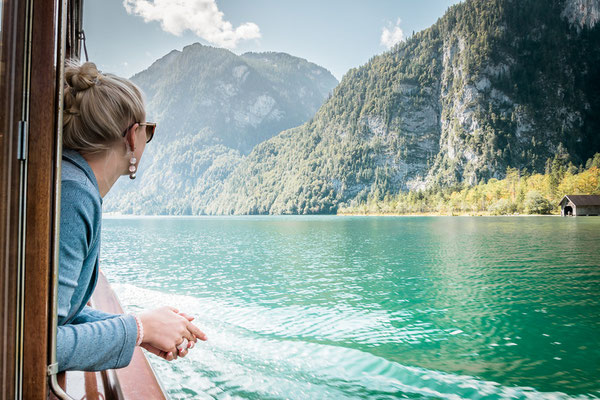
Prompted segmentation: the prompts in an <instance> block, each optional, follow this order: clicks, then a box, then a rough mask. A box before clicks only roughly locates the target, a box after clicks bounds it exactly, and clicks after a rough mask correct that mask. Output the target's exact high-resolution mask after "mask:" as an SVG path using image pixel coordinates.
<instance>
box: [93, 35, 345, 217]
mask: <svg viewBox="0 0 600 400" xmlns="http://www.w3.org/2000/svg"><path fill="white" fill-rule="evenodd" d="M131 79H132V81H133V82H135V83H136V84H137V85H138V86H139V87H140V88H141V89H142V90H143V91H144V93H145V97H146V109H147V113H148V115H147V119H148V120H149V121H156V122H158V128H157V131H156V134H155V136H154V139H153V141H152V142H151V143H150V144H149V145H148V146H147V148H146V151H145V153H144V156H143V157H142V159H141V161H140V166H139V173H138V174H137V179H136V180H135V181H129V179H126V178H123V179H121V180H119V181H118V182H117V184H116V185H115V187H113V189H112V190H111V192H110V193H109V195H108V196H107V197H106V199H105V202H104V209H105V211H107V212H123V213H138V214H189V213H198V212H200V211H201V207H203V204H206V203H208V202H209V201H210V200H211V199H212V197H213V196H214V195H215V193H216V192H217V191H218V189H219V186H220V185H221V184H222V182H223V181H224V179H225V178H226V177H227V176H228V175H229V173H231V172H232V171H233V169H234V168H235V167H236V166H237V165H238V163H239V162H240V161H241V160H242V159H243V157H244V155H246V154H248V153H249V152H250V151H251V150H252V149H253V148H254V146H256V145H257V144H258V143H261V142H263V141H265V140H267V139H269V138H271V137H273V136H274V135H276V134H278V133H279V132H281V131H283V130H285V129H289V128H291V127H294V126H298V125H300V124H302V123H304V122H306V121H307V120H308V119H309V118H310V117H312V116H313V115H314V113H315V112H316V111H317V110H318V108H319V107H320V106H321V105H322V103H323V102H324V101H325V99H326V98H327V96H328V95H330V93H331V91H332V89H333V88H334V87H335V86H336V85H337V83H338V82H337V80H336V79H335V77H334V76H333V75H332V74H331V73H330V72H329V71H327V70H326V69H324V68H322V67H319V66H318V65H316V64H313V63H310V62H308V61H306V60H304V59H301V58H298V57H293V56H291V55H289V54H285V53H274V52H269V53H245V54H242V55H241V56H238V55H236V54H234V53H232V52H230V51H228V50H225V49H220V48H214V47H210V46H204V45H201V44H199V43H196V44H193V45H190V46H186V47H185V48H184V49H183V51H177V50H174V51H172V52H170V53H169V54H167V55H165V56H164V57H162V58H161V59H159V60H157V61H156V62H154V63H153V64H152V65H151V66H150V67H149V68H148V69H147V70H145V71H142V72H140V73H138V74H136V75H134V76H133V77H132V78H131Z"/></svg>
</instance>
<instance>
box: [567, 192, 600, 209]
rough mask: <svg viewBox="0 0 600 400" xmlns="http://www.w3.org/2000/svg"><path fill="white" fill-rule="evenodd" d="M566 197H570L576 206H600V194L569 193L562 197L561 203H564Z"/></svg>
mask: <svg viewBox="0 0 600 400" xmlns="http://www.w3.org/2000/svg"><path fill="white" fill-rule="evenodd" d="M565 199H568V200H569V201H571V203H573V204H575V205H576V206H600V196H598V195H595V194H585V195H581V194H568V195H566V196H565V197H563V198H562V200H561V201H560V203H559V204H562V203H563V201H565Z"/></svg>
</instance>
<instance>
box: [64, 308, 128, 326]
mask: <svg viewBox="0 0 600 400" xmlns="http://www.w3.org/2000/svg"><path fill="white" fill-rule="evenodd" d="M121 315H122V314H112V313H107V312H104V311H101V310H96V309H95V308H92V307H90V306H85V307H84V308H83V310H81V311H80V312H79V314H77V316H76V317H75V318H73V321H71V323H72V324H83V323H86V322H94V321H103V320H106V319H110V318H117V317H120V316H121Z"/></svg>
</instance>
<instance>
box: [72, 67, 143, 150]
mask: <svg viewBox="0 0 600 400" xmlns="http://www.w3.org/2000/svg"><path fill="white" fill-rule="evenodd" d="M65 82H66V85H65V91H64V97H63V101H64V113H63V146H64V147H66V148H69V149H73V150H78V151H81V152H84V153H96V152H100V151H103V150H107V149H109V148H110V147H111V146H112V145H113V144H114V143H115V142H116V141H117V140H118V139H120V138H121V137H122V134H123V132H124V131H125V130H126V129H127V128H128V127H129V126H130V125H131V124H133V123H134V122H144V121H145V118H146V112H145V111H144V99H143V96H142V91H141V90H140V89H139V88H138V87H137V86H136V85H135V84H134V83H133V82H131V81H130V80H128V79H125V78H121V77H118V76H116V75H113V74H102V73H101V72H100V71H98V69H97V68H96V65H95V64H94V63H91V62H86V63H84V64H82V65H79V63H78V62H77V61H74V60H69V61H67V63H66V66H65Z"/></svg>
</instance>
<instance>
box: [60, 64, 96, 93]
mask: <svg viewBox="0 0 600 400" xmlns="http://www.w3.org/2000/svg"><path fill="white" fill-rule="evenodd" d="M99 77H100V72H99V71H98V68H96V64H94V63H92V62H86V63H84V64H82V65H78V64H77V63H76V62H69V63H67V66H66V68H65V80H66V82H67V84H68V85H69V86H70V87H72V88H73V89H75V91H82V90H86V89H89V88H91V87H92V86H94V85H96V83H97V82H98V78H99Z"/></svg>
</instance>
